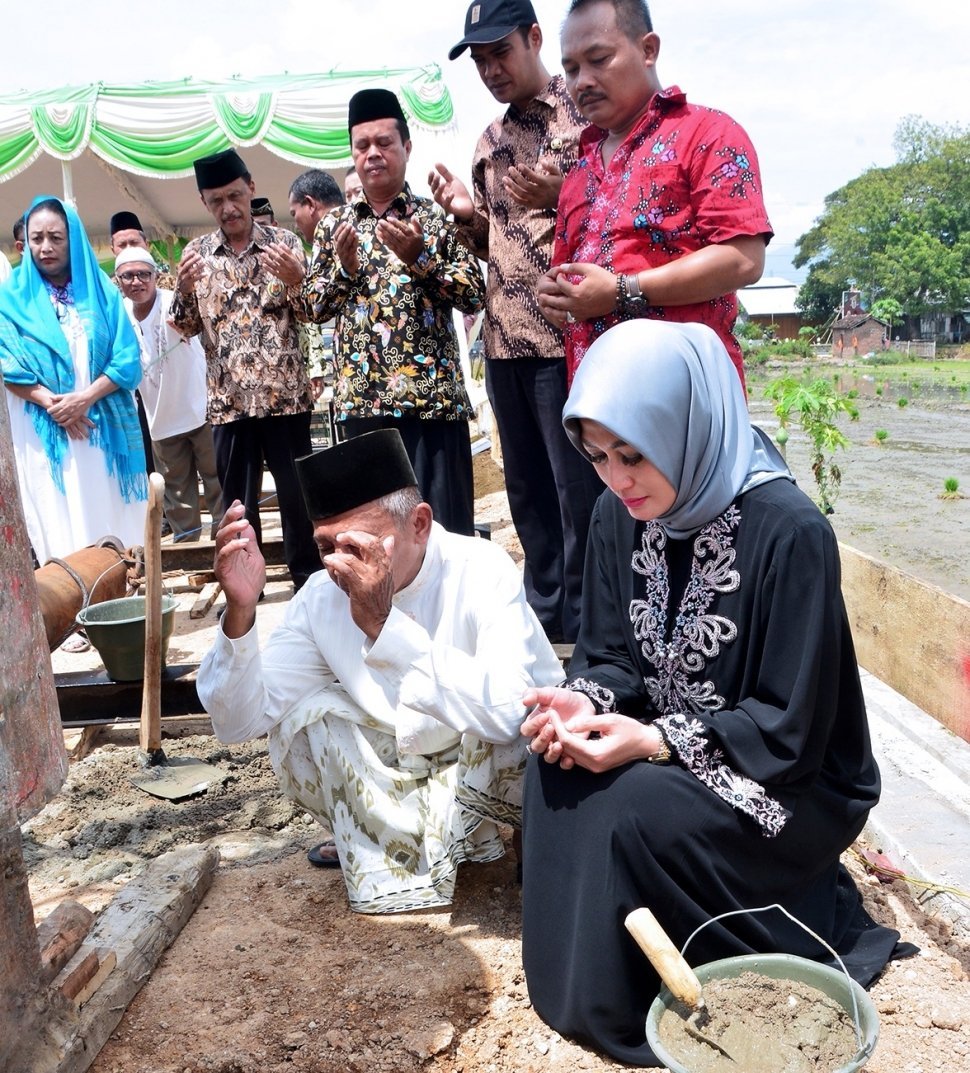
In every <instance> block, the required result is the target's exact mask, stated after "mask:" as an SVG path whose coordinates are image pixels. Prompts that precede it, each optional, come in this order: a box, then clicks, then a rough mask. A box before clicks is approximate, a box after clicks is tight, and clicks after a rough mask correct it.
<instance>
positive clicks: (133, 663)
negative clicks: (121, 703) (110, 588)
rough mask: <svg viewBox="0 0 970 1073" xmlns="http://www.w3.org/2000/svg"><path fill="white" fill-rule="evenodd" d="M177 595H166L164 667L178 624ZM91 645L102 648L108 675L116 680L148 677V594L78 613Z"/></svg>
mask: <svg viewBox="0 0 970 1073" xmlns="http://www.w3.org/2000/svg"><path fill="white" fill-rule="evenodd" d="M176 607H178V601H177V600H176V599H175V597H174V596H162V667H163V668H164V666H165V655H166V653H167V651H168V639H169V637H171V636H172V629H173V627H174V626H175V608H176ZM77 622H78V625H80V626H81V627H83V629H84V631H85V632H86V633H87V635H88V639H89V640H90V641H91V644H93V645H94V647H95V648H96V649H97V650H98V654H99V655H100V656H101V662H102V663H104V669H105V670H106V671H107V672H108V677H109V678H113V679H114V681H116V682H136V681H138V680H139V679H141V678H144V677H145V597H144V596H127V597H125V598H124V599H121V600H105V601H104V603H101V604H91V606H90V607H85V608H82V609H81V610H80V611H79V612H78V614H77Z"/></svg>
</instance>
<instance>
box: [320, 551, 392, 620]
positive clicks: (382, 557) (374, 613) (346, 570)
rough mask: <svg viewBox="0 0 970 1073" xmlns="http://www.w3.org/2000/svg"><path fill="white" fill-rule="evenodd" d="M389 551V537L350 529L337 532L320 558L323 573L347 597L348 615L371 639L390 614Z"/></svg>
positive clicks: (390, 567) (390, 580)
mask: <svg viewBox="0 0 970 1073" xmlns="http://www.w3.org/2000/svg"><path fill="white" fill-rule="evenodd" d="M393 552H394V537H393V536H387V537H384V538H383V539H381V537H378V536H373V535H371V534H370V533H362V532H360V531H359V530H350V531H348V532H346V533H338V534H337V535H336V537H335V538H334V544H333V550H332V551H330V552H329V553H328V554H326V555H324V557H323V565H324V566H325V567H326V569H327V573H328V574H329V575H330V577H331V578H332V579H333V581H334V583H335V584H336V585H337V586H338V587H339V588H341V589H343V591H344V592H345V593H346V594H347V596H348V597H349V598H350V614H351V617H352V618H353V620H354V622H355V623H356V624H357V626H358V627H359V628H360V629H361V630H362V631H363V632H364V633H365V634H366V635H367V636H368V637H369V638H370V639H371V640H372V641H376V640H377V635H378V634H379V633H380V632H381V630H382V629H383V627H384V623H385V622H386V621H387V616H388V615H389V614H390V613H391V597H392V596H393V595H394V574H393V568H392V563H391V557H392V555H393Z"/></svg>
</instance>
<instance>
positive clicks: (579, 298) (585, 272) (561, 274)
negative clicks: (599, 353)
mask: <svg viewBox="0 0 970 1073" xmlns="http://www.w3.org/2000/svg"><path fill="white" fill-rule="evenodd" d="M536 293H537V295H538V298H539V308H540V309H541V310H542V312H543V315H544V316H545V317H546V319H547V320H550V321H552V323H553V324H555V325H557V326H558V327H560V328H561V327H562V326H563V325H564V324H566V323H567V322H568V320H569V317H570V316H572V318H573V319H574V320H591V319H592V318H594V317H603V316H606V314H607V313H612V312H613V310H614V309H615V308H616V276H614V275H613V273H612V272H610V271H609V270H608V269H606V268H601V267H600V266H599V265H592V264H575V265H574V264H565V265H556V266H554V267H553V268H550V269H549V271H548V272H547V273H546V274H545V275H544V276H541V277H540V278H539V283H538V285H537V287H536Z"/></svg>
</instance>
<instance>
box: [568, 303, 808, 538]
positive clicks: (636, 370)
mask: <svg viewBox="0 0 970 1073" xmlns="http://www.w3.org/2000/svg"><path fill="white" fill-rule="evenodd" d="M581 418H588V419H590V420H593V421H596V422H598V423H599V424H600V425H602V426H603V427H604V428H606V429H609V430H610V432H612V433H614V435H616V436H617V437H618V438H619V439H621V440H623V441H624V442H626V443H628V444H629V445H630V446H631V447H635V448H636V449H637V450H638V451H639V452H640V454H642V455H643V457H644V458H646V459H647V460H648V461H649V462H651V463H652V464H653V465H654V466H656V467H657V469H659V470H660V472H661V473H662V474H663V476H664V477H665V478H666V479H667V480H668V481H669V482H670V484H671V485H672V486H673V488H674V489H675V490H676V492H677V497H676V499H675V500H674V505H673V506H672V507H671V508H670V510H669V511H667V513H666V514H663V515H661V516H660V518H658V521H659V522H660V523H661V525H662V526H663V527H664V529H665V530H666V532H667V535H668V536H670V537H672V538H674V539H684V538H685V537H688V536H690V535H691V534H692V533H695V532H697V530H698V529H700V528H702V527H703V526H704V525H706V524H707V523H708V522H711V521H713V520H714V519H715V518H717V517H718V516H719V515H720V514H723V512H724V511H725V510H726V509H727V508H728V506H730V504H731V502H732V501H733V500H734V498H735V497H736V496H737V495H738V494H739V493H741V492H746V491H748V490H749V489H751V488H754V487H755V486H756V485H758V484H764V483H765V482H766V481H773V480H777V479H778V478H779V477H784V478H785V479H787V480H793V479H794V478H793V477H792V475H791V472H790V471H789V469H788V467H787V466H786V465H785V463H784V461H783V459H782V457H781V455H780V454H779V453H778V451H777V450H776V448H775V447H774V445H773V444H772V443H771V441H770V440H769V439H768V437H767V436H766V435H765V434H764V433H763V432H762V431H761V430H760V429H758V428H755V427H754V426H752V424H751V422H750V420H749V418H748V410H747V404H746V402H745V398H744V392H743V391H742V389H741V382H740V380H739V379H738V374H737V372H736V371H735V369H734V365H733V364H732V362H731V359H730V357H728V353H727V351H726V350H725V349H724V344H723V343H722V342H721V341H720V339H718V337H717V335H716V334H715V333H714V332H713V331H711V329H710V328H708V327H706V326H705V325H703V324H668V323H664V322H662V321H657V320H629V321H624V322H623V323H622V324H617V325H616V326H615V327H613V328H610V330H609V331H607V332H604V333H603V334H602V335H601V336H600V337H599V338H598V339H597V340H596V341H595V342H594V343H593V345H592V346H591V347H590V348H589V350H588V351H587V353H586V356H585V357H584V358H583V361H582V363H581V364H580V366H579V369H578V370H577V372H576V378H575V379H574V380H573V384H572V388H571V389H570V392H569V398H568V399H567V400H566V406H565V409H564V410H563V426H564V427H565V429H566V434H567V435H568V436H569V439H570V440H571V441H572V444H573V446H574V447H576V449H577V450H578V451H579V452H580V453H581V454H583V455H586V457H589V456H588V454H587V452H586V451H585V450H584V448H583V445H582V430H581V427H580V419H581Z"/></svg>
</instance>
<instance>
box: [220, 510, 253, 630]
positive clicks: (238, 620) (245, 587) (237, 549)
mask: <svg viewBox="0 0 970 1073" xmlns="http://www.w3.org/2000/svg"><path fill="white" fill-rule="evenodd" d="M214 569H215V575H216V580H217V581H218V582H219V584H220V585H221V586H222V591H223V592H224V593H225V595H226V611H225V614H224V615H223V616H222V629H223V632H224V633H225V634H226V636H227V637H241V636H242V635H243V634H244V633H247V632H248V631H249V629H250V627H251V626H252V624H253V622H254V620H255V617H256V604H257V603H259V594H260V593H261V592H262V591H263V587H264V586H265V584H266V562H265V560H264V559H263V553H262V552H261V551H260V550H259V544H258V543H257V541H256V532H255V530H254V529H253V527H252V525H250V523H249V521H248V519H247V518H246V508H245V507H244V506H243V505H242V503H240V502H239V500H238V499H236V500H234V501H233V503H232V506H230V507H229V509H228V510H227V511H226V513H225V514H224V515H223V517H222V521H221V522H220V523H219V529H218V531H217V532H216V553H215V567H214Z"/></svg>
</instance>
